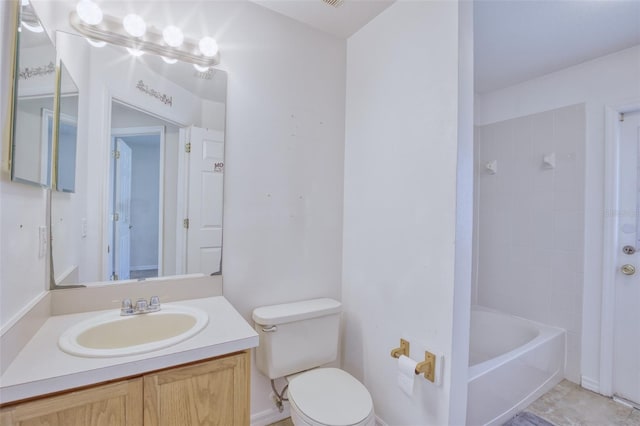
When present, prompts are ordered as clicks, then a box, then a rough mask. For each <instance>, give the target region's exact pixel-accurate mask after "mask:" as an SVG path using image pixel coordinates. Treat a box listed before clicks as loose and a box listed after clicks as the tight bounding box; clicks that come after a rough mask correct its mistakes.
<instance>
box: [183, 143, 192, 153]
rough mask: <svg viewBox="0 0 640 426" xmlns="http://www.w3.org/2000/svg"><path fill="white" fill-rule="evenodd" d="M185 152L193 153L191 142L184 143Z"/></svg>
mask: <svg viewBox="0 0 640 426" xmlns="http://www.w3.org/2000/svg"><path fill="white" fill-rule="evenodd" d="M184 152H186V153H187V154H190V153H191V142H187V143H185V144H184Z"/></svg>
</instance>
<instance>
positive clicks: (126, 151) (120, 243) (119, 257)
mask: <svg viewBox="0 0 640 426" xmlns="http://www.w3.org/2000/svg"><path fill="white" fill-rule="evenodd" d="M115 169H116V170H115V178H116V181H115V197H114V199H115V213H116V214H115V217H114V221H115V223H114V230H115V238H114V239H115V259H114V261H115V264H114V271H115V272H116V274H117V275H118V279H119V280H128V279H129V271H130V270H131V265H130V263H131V262H130V260H131V147H129V145H127V144H126V142H125V141H123V140H122V139H120V138H116V167H115Z"/></svg>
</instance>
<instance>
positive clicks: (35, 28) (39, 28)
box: [20, 21, 44, 33]
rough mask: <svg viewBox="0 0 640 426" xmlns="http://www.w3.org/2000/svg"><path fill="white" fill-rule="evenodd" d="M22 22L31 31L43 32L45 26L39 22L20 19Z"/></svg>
mask: <svg viewBox="0 0 640 426" xmlns="http://www.w3.org/2000/svg"><path fill="white" fill-rule="evenodd" d="M20 24H21V25H22V26H23V27H25V28H26V29H28V30H29V31H31V32H32V33H41V32H43V31H44V28H42V25H40V24H37V23H36V24H32V23H29V22H27V21H20Z"/></svg>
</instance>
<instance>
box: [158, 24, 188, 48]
mask: <svg viewBox="0 0 640 426" xmlns="http://www.w3.org/2000/svg"><path fill="white" fill-rule="evenodd" d="M162 38H163V39H164V42H165V43H167V44H168V45H169V46H171V47H180V45H181V44H182V42H183V41H184V34H182V30H181V29H180V28H178V27H176V26H175V25H169V26H167V27H165V29H164V30H162Z"/></svg>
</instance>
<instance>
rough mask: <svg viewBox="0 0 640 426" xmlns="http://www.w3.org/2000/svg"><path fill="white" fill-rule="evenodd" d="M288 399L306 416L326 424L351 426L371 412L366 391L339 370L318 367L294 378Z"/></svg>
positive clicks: (369, 396)
mask: <svg viewBox="0 0 640 426" xmlns="http://www.w3.org/2000/svg"><path fill="white" fill-rule="evenodd" d="M289 398H290V399H291V400H293V401H294V402H295V405H296V406H297V407H298V408H299V409H300V411H301V412H302V413H303V414H304V415H305V416H307V417H309V418H310V419H313V420H314V421H316V422H318V423H321V424H325V425H336V426H338V425H353V424H356V423H359V422H361V421H362V420H364V419H365V418H366V417H367V416H368V415H369V414H370V413H371V410H372V409H373V402H372V401H371V395H369V391H367V388H365V387H364V385H363V384H362V383H360V382H359V381H358V380H356V379H355V378H354V377H353V376H351V375H350V374H349V373H347V372H346V371H343V370H340V369H338V368H317V369H315V370H310V371H307V372H306V373H303V374H300V375H299V376H297V377H295V378H293V379H292V380H291V382H289Z"/></svg>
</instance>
